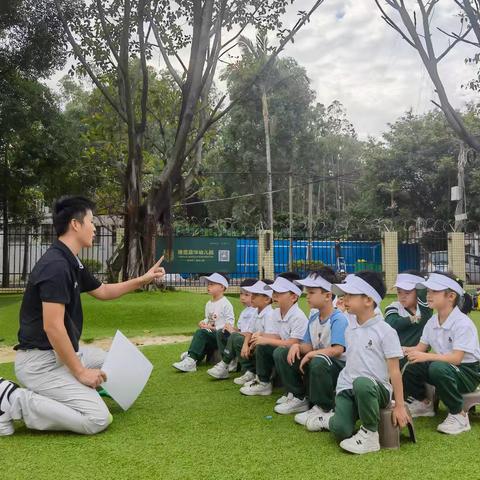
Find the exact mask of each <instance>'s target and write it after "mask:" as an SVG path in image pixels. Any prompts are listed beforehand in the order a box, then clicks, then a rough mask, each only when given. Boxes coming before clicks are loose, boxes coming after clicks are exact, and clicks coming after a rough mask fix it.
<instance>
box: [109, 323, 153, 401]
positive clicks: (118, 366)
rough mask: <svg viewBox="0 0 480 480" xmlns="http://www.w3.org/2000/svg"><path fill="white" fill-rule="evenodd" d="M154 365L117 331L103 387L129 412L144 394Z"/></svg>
mask: <svg viewBox="0 0 480 480" xmlns="http://www.w3.org/2000/svg"><path fill="white" fill-rule="evenodd" d="M152 370H153V365H152V364H151V363H150V361H149V360H148V359H147V358H146V357H145V355H144V354H143V353H142V352H141V351H140V350H139V349H138V348H137V347H136V346H135V345H134V344H133V343H132V342H130V340H129V339H128V338H127V337H126V336H125V335H124V334H123V333H122V332H120V330H117V333H116V334H115V337H114V339H113V343H112V346H111V348H110V351H109V352H108V354H107V358H106V360H105V363H104V364H103V367H102V371H104V372H105V373H106V375H107V381H106V382H104V383H103V384H102V387H103V388H104V389H105V390H106V391H107V392H108V394H109V395H110V396H111V397H112V398H113V399H114V400H115V401H116V402H117V403H118V404H119V405H120V406H121V407H122V408H123V409H124V410H128V409H129V408H130V407H131V406H132V405H133V403H134V402H135V400H136V399H137V398H138V396H139V395H140V394H141V393H142V391H143V389H144V388H145V385H146V384H147V382H148V379H149V378H150V374H151V373H152Z"/></svg>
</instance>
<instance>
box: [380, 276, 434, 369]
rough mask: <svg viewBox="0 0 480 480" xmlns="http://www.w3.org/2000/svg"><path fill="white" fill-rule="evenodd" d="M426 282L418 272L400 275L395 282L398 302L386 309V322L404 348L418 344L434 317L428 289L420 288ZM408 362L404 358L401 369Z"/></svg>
mask: <svg viewBox="0 0 480 480" xmlns="http://www.w3.org/2000/svg"><path fill="white" fill-rule="evenodd" d="M424 281H425V279H424V278H423V277H422V276H421V275H420V273H418V272H415V271H412V270H410V271H408V272H404V273H400V274H399V275H398V276H397V281H396V282H395V287H397V298H398V300H397V301H396V302H392V303H391V304H390V305H389V306H388V307H387V308H386V309H385V321H386V322H387V323H388V324H389V325H390V326H391V327H393V328H394V329H395V330H396V331H397V334H398V337H399V338H400V345H402V347H413V346H415V345H417V344H418V342H419V341H420V337H421V335H422V331H423V327H424V326H425V324H426V323H427V321H428V319H429V318H430V317H431V316H432V313H433V312H432V309H431V308H430V307H429V306H428V304H427V298H426V296H427V289H426V288H424V287H423V286H422V287H420V286H419V284H421V283H422V282H424ZM406 362H407V359H406V358H403V359H402V360H401V361H400V367H403V365H404V364H405V363H406Z"/></svg>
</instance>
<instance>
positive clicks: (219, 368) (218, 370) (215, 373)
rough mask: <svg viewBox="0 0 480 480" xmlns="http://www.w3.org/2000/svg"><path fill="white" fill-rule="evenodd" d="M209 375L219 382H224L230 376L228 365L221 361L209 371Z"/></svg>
mask: <svg viewBox="0 0 480 480" xmlns="http://www.w3.org/2000/svg"><path fill="white" fill-rule="evenodd" d="M207 373H208V374H209V375H210V376H211V377H213V378H216V379H218V380H223V379H224V378H228V377H229V376H230V374H229V373H228V365H227V364H226V363H225V362H224V361H223V360H221V361H220V362H218V363H217V364H216V365H215V366H213V367H212V368H210V369H208V370H207Z"/></svg>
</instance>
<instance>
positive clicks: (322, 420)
mask: <svg viewBox="0 0 480 480" xmlns="http://www.w3.org/2000/svg"><path fill="white" fill-rule="evenodd" d="M333 415H334V413H333V410H331V411H330V412H322V413H319V414H317V415H310V416H309V417H308V418H307V421H306V423H305V426H306V427H307V430H308V431H309V432H320V431H322V430H330V427H329V426H328V422H329V421H330V419H331V418H332V417H333Z"/></svg>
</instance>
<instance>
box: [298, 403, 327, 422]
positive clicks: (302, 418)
mask: <svg viewBox="0 0 480 480" xmlns="http://www.w3.org/2000/svg"><path fill="white" fill-rule="evenodd" d="M324 413H325V412H324V411H323V410H322V409H321V408H320V407H319V406H318V405H314V406H313V407H312V408H311V409H310V410H307V411H306V412H302V413H297V414H296V415H295V417H294V420H295V423H298V424H299V425H303V426H305V425H306V424H307V420H308V417H311V416H313V415H318V416H320V415H322V414H324Z"/></svg>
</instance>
